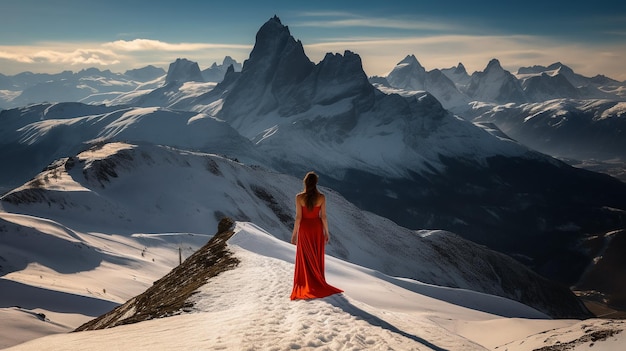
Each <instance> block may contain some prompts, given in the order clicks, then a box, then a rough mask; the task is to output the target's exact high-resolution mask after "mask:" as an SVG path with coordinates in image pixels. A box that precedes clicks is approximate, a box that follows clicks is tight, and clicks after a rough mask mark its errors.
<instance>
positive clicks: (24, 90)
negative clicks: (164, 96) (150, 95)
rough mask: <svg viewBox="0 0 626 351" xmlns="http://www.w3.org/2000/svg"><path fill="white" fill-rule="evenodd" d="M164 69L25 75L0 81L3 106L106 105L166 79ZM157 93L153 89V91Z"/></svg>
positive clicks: (87, 70) (0, 100) (93, 70)
mask: <svg viewBox="0 0 626 351" xmlns="http://www.w3.org/2000/svg"><path fill="white" fill-rule="evenodd" d="M164 73H165V72H164V71H163V70H162V69H158V68H156V67H145V68H143V69H138V70H133V71H128V72H126V73H125V74H121V73H113V72H111V71H109V70H106V71H100V70H99V69H97V68H90V69H85V70H82V71H79V72H76V73H73V72H70V71H65V72H62V73H59V74H43V73H37V74H35V73H30V72H25V73H21V74H17V75H15V76H11V77H6V76H4V77H5V79H2V80H0V90H5V91H7V94H3V95H1V96H0V97H1V99H0V102H1V105H3V106H4V107H5V108H13V107H19V106H25V105H29V104H33V103H41V102H44V101H46V102H79V101H85V102H104V101H106V100H108V99H111V98H113V97H116V96H118V95H120V94H124V93H127V92H130V91H133V90H136V89H138V88H139V87H141V86H142V85H145V83H147V82H149V81H152V80H155V79H157V78H158V77H159V76H161V75H164ZM152 89H154V87H153V88H152Z"/></svg>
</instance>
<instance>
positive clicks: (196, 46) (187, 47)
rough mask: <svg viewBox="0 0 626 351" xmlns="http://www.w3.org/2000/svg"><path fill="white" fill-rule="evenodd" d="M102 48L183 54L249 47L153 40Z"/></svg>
mask: <svg viewBox="0 0 626 351" xmlns="http://www.w3.org/2000/svg"><path fill="white" fill-rule="evenodd" d="M102 46H103V47H106V48H110V49H112V50H118V51H170V52H185V51H199V50H211V49H250V48H251V47H250V45H236V44H211V43H167V42H163V41H160V40H153V39H133V40H116V41H114V42H110V43H104V44H102Z"/></svg>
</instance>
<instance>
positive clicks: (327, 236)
mask: <svg viewBox="0 0 626 351" xmlns="http://www.w3.org/2000/svg"><path fill="white" fill-rule="evenodd" d="M320 218H321V219H322V224H323V225H324V239H326V242H328V241H329V240H330V231H329V230H328V219H327V218H326V197H325V196H324V195H322V204H321V209H320Z"/></svg>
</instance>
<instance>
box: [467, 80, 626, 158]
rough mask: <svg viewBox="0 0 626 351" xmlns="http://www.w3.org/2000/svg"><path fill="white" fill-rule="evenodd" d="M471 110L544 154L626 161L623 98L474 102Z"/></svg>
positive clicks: (482, 120) (481, 119)
mask: <svg viewBox="0 0 626 351" xmlns="http://www.w3.org/2000/svg"><path fill="white" fill-rule="evenodd" d="M555 77H558V76H555ZM553 79H554V78H553ZM552 91H555V90H552ZM474 113H475V114H476V116H477V117H476V118H475V121H481V122H493V123H495V124H496V125H497V126H498V127H499V128H500V129H501V130H502V131H503V132H505V133H506V134H508V135H509V136H511V137H512V138H514V139H516V140H518V141H520V142H521V143H523V144H525V145H528V146H530V147H532V148H534V149H536V150H539V151H541V152H544V153H546V154H550V155H554V156H557V157H561V158H571V159H578V160H590V159H596V160H621V161H622V162H624V161H626V154H625V153H624V150H626V138H625V137H624V131H625V130H626V102H618V101H613V100H572V99H555V100H550V101H546V102H543V103H529V104H521V105H508V106H497V107H496V106H492V105H486V104H476V105H475V111H474Z"/></svg>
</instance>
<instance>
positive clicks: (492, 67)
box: [484, 58, 504, 73]
mask: <svg viewBox="0 0 626 351" xmlns="http://www.w3.org/2000/svg"><path fill="white" fill-rule="evenodd" d="M495 71H504V68H502V65H501V64H500V60H498V59H495V58H494V59H491V60H489V63H488V64H487V67H486V68H485V71H484V72H485V73H487V72H495Z"/></svg>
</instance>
